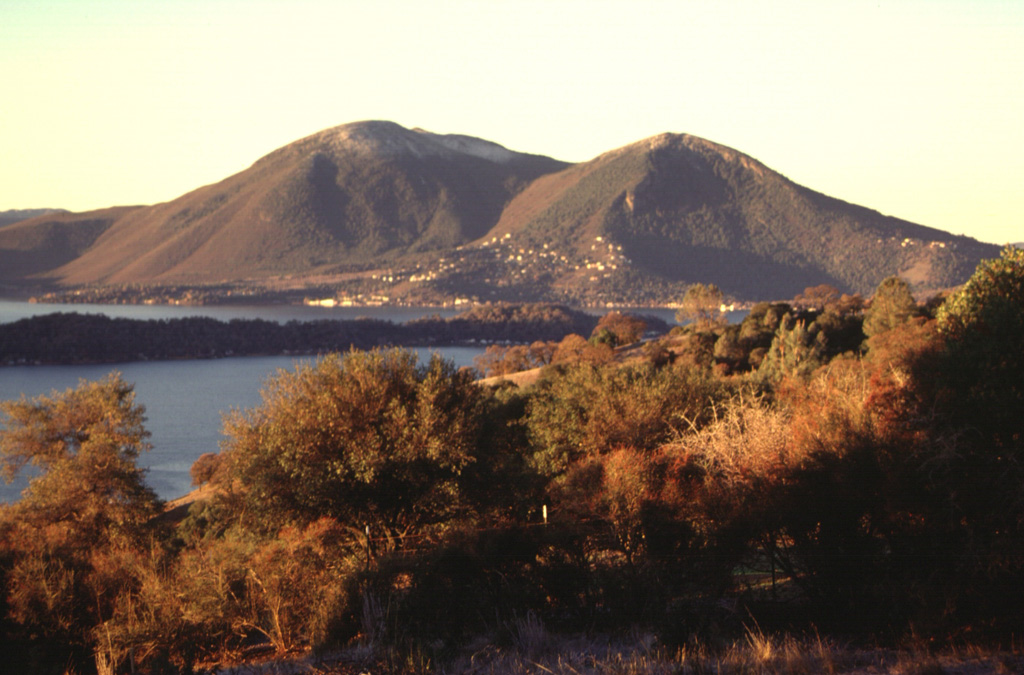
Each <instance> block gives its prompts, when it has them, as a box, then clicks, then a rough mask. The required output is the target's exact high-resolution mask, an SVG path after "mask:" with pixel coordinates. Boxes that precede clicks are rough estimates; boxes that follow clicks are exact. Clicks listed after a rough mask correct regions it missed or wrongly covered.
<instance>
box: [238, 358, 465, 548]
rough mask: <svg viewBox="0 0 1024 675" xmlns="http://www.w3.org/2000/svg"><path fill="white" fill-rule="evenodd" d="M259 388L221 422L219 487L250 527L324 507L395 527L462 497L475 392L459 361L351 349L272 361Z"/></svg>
mask: <svg viewBox="0 0 1024 675" xmlns="http://www.w3.org/2000/svg"><path fill="white" fill-rule="evenodd" d="M262 395H263V405H261V406H260V407H258V408H256V409H253V410H250V411H248V412H245V413H236V414H234V415H232V416H231V417H230V418H228V419H227V421H226V423H225V431H226V436H227V441H226V446H225V460H224V461H225V462H226V468H225V472H224V473H225V478H226V482H227V484H228V485H229V486H230V490H231V494H230V495H229V497H230V499H233V500H235V502H236V503H237V504H238V505H240V506H241V507H242V508H241V511H240V512H241V513H245V514H247V516H246V517H247V518H248V519H249V520H248V521H247V522H248V525H249V526H250V527H252V528H254V529H263V530H268V531H269V530H272V531H276V530H277V529H278V528H280V527H282V526H283V525H286V524H289V523H295V524H298V525H302V524H307V523H310V522H313V521H314V520H316V519H318V518H321V517H333V518H336V519H337V520H339V521H340V522H343V523H349V524H357V525H363V524H370V525H373V526H374V527H375V528H378V531H381V528H383V529H384V530H388V531H403V530H406V529H409V528H417V527H420V526H424V525H428V524H431V523H439V522H444V521H446V520H449V519H451V518H453V517H456V516H457V515H458V514H460V513H464V512H466V511H467V510H468V509H470V508H471V507H470V504H469V503H468V495H467V490H466V488H467V482H468V481H469V480H470V478H471V476H473V475H474V474H473V470H474V468H475V467H474V464H475V463H476V462H477V460H478V457H477V454H478V442H479V430H480V411H481V410H482V406H483V403H484V397H485V394H484V392H483V390H482V388H480V387H479V386H478V385H476V384H475V383H474V381H473V377H472V375H471V373H470V372H468V371H461V370H456V369H455V367H454V366H453V365H452V364H451V363H450V362H448V361H444V360H443V359H441V358H440V357H438V356H436V355H435V356H434V357H432V358H431V360H430V362H429V363H428V364H427V365H425V366H422V367H417V364H416V355H415V353H414V352H410V351H406V350H401V349H392V350H387V351H380V350H375V351H372V352H358V351H352V352H349V353H347V354H345V355H343V356H342V355H330V356H327V357H325V358H323V359H321V360H319V361H317V362H316V363H315V364H312V365H301V366H299V367H298V368H297V369H296V371H295V372H282V373H280V374H278V376H277V377H275V378H273V379H271V380H270V381H269V382H268V383H267V385H266V387H265V389H264V391H263V392H262Z"/></svg>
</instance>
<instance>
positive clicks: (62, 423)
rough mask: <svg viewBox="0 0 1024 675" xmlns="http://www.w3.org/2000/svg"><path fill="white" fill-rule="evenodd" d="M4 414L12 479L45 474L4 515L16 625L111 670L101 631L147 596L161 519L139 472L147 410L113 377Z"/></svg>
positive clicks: (0, 456)
mask: <svg viewBox="0 0 1024 675" xmlns="http://www.w3.org/2000/svg"><path fill="white" fill-rule="evenodd" d="M0 411H2V413H3V420H2V424H0V463H2V468H3V473H4V476H5V477H6V478H7V479H8V480H10V479H11V478H13V477H14V476H16V475H17V474H18V473H19V472H20V471H21V470H22V469H23V468H25V467H26V466H32V467H33V468H34V470H35V473H36V475H34V476H33V477H32V478H31V479H30V481H29V484H28V487H27V488H26V489H25V490H24V492H23V493H22V496H21V499H20V500H19V501H17V502H15V503H14V504H11V505H4V506H2V507H0V550H2V551H3V553H4V554H5V557H6V558H7V559H8V561H9V568H8V569H7V570H6V573H5V574H4V576H5V582H6V588H5V589H4V591H5V594H6V597H7V603H8V604H7V607H8V612H9V618H10V619H11V620H12V621H13V622H14V623H15V625H17V626H19V627H21V628H22V629H23V630H24V631H26V634H29V635H34V636H37V637H38V638H42V639H47V640H52V641H55V642H56V643H57V644H84V645H89V646H90V648H91V649H92V650H94V652H95V653H96V657H97V663H100V660H101V659H102V660H103V662H104V663H110V662H111V660H116V657H115V656H114V655H111V654H110V653H109V652H108V651H107V650H106V649H105V647H104V645H103V644H102V642H101V641H100V640H99V639H98V636H97V635H96V634H95V632H94V631H96V630H98V628H99V627H100V626H101V625H102V624H103V623H104V622H105V621H107V620H109V619H110V617H111V616H112V614H113V612H114V608H115V606H116V604H117V603H118V602H119V599H120V598H123V597H125V596H129V595H131V594H134V593H135V592H137V588H138V583H137V582H138V577H137V571H138V564H139V561H140V560H141V559H142V558H144V557H146V554H145V552H146V550H147V548H148V547H149V537H150V535H151V533H152V531H153V530H152V525H151V523H152V518H153V516H154V515H156V514H157V513H158V512H159V510H160V509H159V507H160V504H159V501H158V500H157V498H156V496H155V494H154V493H153V491H152V490H151V489H150V488H149V487H147V486H146V484H145V482H144V481H143V471H142V470H141V469H139V468H138V467H137V466H136V464H135V460H136V458H137V457H138V455H139V453H140V452H143V451H145V450H147V449H148V448H149V444H148V442H147V440H146V439H147V437H148V436H149V434H148V432H147V431H146V430H145V428H144V426H143V422H144V420H145V417H144V409H143V408H142V406H140V405H137V404H136V403H135V399H134V392H133V387H132V385H130V384H128V383H126V382H125V381H124V380H122V379H121V377H120V376H119V375H116V374H113V375H110V376H109V377H107V378H106V379H104V380H101V381H98V382H85V381H83V382H82V383H81V384H80V385H79V386H78V388H76V389H69V390H67V391H65V392H63V393H54V394H53V395H50V396H39V397H37V398H34V399H25V398H22V399H21V400H18V401H7V402H3V403H0Z"/></svg>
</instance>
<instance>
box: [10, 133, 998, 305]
mask: <svg viewBox="0 0 1024 675" xmlns="http://www.w3.org/2000/svg"><path fill="white" fill-rule="evenodd" d="M997 254H998V249H997V247H995V246H991V245H988V244H982V243H980V242H977V241H975V240H973V239H969V238H967V237H957V236H953V235H951V234H948V233H945V232H942V231H940V230H936V229H932V228H928V227H924V226H921V225H916V224H913V223H909V222H906V221H902V220H899V219H896V218H892V217H887V216H883V215H881V214H879V213H877V212H875V211H872V210H870V209H867V208H864V207H860V206H856V205H853V204H848V203H846V202H843V201H840V200H837V199H833V198H831V197H827V196H825V195H822V194H820V193H816V192H814V191H812V190H810V189H807V188H805V187H802V186H800V185H797V184H795V183H793V182H792V181H789V180H788V179H786V178H785V177H784V176H782V175H781V174H779V173H777V172H775V171H772V170H771V169H769V168H767V167H765V166H764V165H763V164H761V163H760V162H758V161H757V160H755V159H753V158H751V157H749V156H747V155H744V154H742V153H740V152H738V151H736V150H733V149H730V148H727V147H724V146H721V145H717V144H715V143H712V142H710V141H706V140H703V139H700V138H697V137H694V136H688V135H681V134H662V135H659V136H655V137H652V138H649V139H645V140H642V141H639V142H637V143H634V144H632V145H629V146H626V147H623V148H619V149H617V150H613V151H611V152H608V153H605V154H602V155H600V156H599V157H597V158H595V159H593V160H591V161H589V162H583V163H579V164H572V165H570V164H566V163H564V162H559V161H557V160H554V159H551V158H548V157H543V156H538V155H528V154H523V153H517V152H513V151H511V150H508V149H506V148H504V147H502V146H500V145H498V144H496V143H492V142H490V141H485V140H482V139H477V138H472V137H468V136H460V135H441V134H434V133H430V132H427V131H423V130H420V129H406V128H404V127H401V126H399V125H397V124H394V123H391V122H377V121H371V122H357V123H352V124H346V125H343V126H340V127H335V128H332V129H327V130H325V131H322V132H320V133H318V134H314V135H312V136H309V137H307V138H304V139H301V140H299V141H296V142H295V143H292V144H289V145H287V146H285V147H283V148H280V149H279V150H276V151H274V152H272V153H270V154H269V155H267V156H265V157H263V158H262V159H260V160H258V161H257V162H255V163H254V164H253V165H252V166H251V167H250V168H248V169H246V170H245V171H242V172H240V173H238V174H235V175H233V176H230V177H228V178H226V179H225V180H223V181H221V182H219V183H216V184H214V185H208V186H205V187H202V188H199V189H197V190H195V191H193V192H190V193H188V194H186V195H183V196H182V197H179V198H178V199H175V200H173V201H170V202H167V203H163V204H156V205H153V206H144V207H121V208H115V209H107V210H103V211H96V212H90V213H83V214H66V213H64V214H47V215H42V216H39V217H36V218H33V219H30V220H23V221H20V222H15V223H13V224H9V225H3V226H0V282H2V283H7V284H16V283H17V284H35V285H37V286H43V285H46V284H50V285H54V286H56V287H62V288H69V287H81V286H89V287H96V286H110V285H124V284H149V285H153V286H160V285H183V284H184V285H188V284H191V285H204V284H206V285H209V284H224V283H237V282H246V283H250V284H260V283H266V282H267V281H268V280H270V279H274V278H281V277H289V278H292V279H295V280H298V281H296V283H301V280H302V279H310V278H314V277H315V278H317V279H321V280H322V279H324V278H330V277H331V275H334V278H339V277H338V275H348V276H349V277H350V278H358V279H360V283H361V284H363V286H362V287H363V288H369V287H370V286H372V287H373V290H374V292H377V293H380V294H382V295H386V296H387V297H389V298H390V299H392V300H394V299H397V298H411V299H413V300H416V299H419V300H421V301H426V300H437V299H439V298H441V299H444V298H450V297H453V296H456V297H471V298H474V299H481V300H489V299H507V300H531V301H539V300H555V301H568V302H578V303H587V304H590V303H605V302H620V303H639V302H648V303H649V302H655V303H657V302H664V301H665V300H666V299H670V298H673V297H678V295H679V294H680V293H681V292H682V291H683V290H685V287H686V286H687V285H688V284H690V283H694V282H698V281H700V282H714V283H716V284H718V285H719V286H720V287H721V288H722V289H723V290H724V291H725V292H726V293H727V294H729V295H731V296H732V297H735V298H737V299H765V298H788V297H792V296H793V295H795V294H796V293H798V292H800V291H801V290H803V289H804V288H805V287H807V286H811V285H817V284H821V283H828V284H831V285H834V286H836V287H837V288H839V289H840V290H843V291H845V292H860V293H870V292H871V291H872V290H873V289H874V288H875V286H877V284H878V283H879V281H881V280H882V279H883V278H885V277H886V276H889V275H892V274H900V275H901V276H904V277H905V278H907V279H908V280H909V281H910V282H911V283H912V284H913V286H914V287H915V289H916V290H918V291H920V292H922V293H925V292H929V291H934V290H937V289H941V288H946V287H950V286H954V285H957V284H959V283H961V282H962V281H963V280H965V279H966V278H967V276H969V274H970V273H971V271H972V270H973V269H974V267H975V265H976V264H977V262H978V260H980V259H981V258H985V257H993V256H995V255H997ZM382 269H386V270H390V272H389V273H388V274H387V276H386V279H387V282H386V283H385V282H382V281H380V278H385V277H383V276H382V277H380V278H378V276H377V275H376V274H374V275H373V277H372V278H373V279H374V282H373V284H369V279H370V275H371V272H373V271H374V270H382ZM360 275H363V276H362V277H361V276H360ZM367 284H369V286H368V285H367ZM320 288H321V290H324V287H323V286H321V287H320ZM326 290H327V291H330V290H331V289H330V288H327V289H326ZM334 290H335V291H336V292H337V293H338V294H339V295H345V294H346V293H347V291H346V290H345V287H343V285H340V286H338V287H337V288H336V289H334Z"/></svg>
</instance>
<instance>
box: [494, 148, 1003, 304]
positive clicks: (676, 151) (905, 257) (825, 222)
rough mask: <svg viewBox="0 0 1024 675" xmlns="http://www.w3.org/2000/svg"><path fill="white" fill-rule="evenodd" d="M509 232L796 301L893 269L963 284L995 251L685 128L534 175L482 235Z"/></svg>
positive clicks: (737, 292)
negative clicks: (864, 203)
mask: <svg viewBox="0 0 1024 675" xmlns="http://www.w3.org/2000/svg"><path fill="white" fill-rule="evenodd" d="M505 236H511V237H513V238H514V240H515V241H517V242H522V243H523V244H524V245H526V246H535V245H538V244H543V243H547V244H549V245H550V246H555V247H557V248H558V249H559V250H562V251H564V250H569V249H571V250H572V251H573V252H574V253H576V254H577V255H584V256H587V257H589V259H591V260H592V261H594V262H595V263H596V262H599V261H600V262H602V263H604V265H605V266H609V265H613V264H614V265H615V268H614V269H616V270H620V272H619V274H620V275H621V274H622V272H621V271H623V270H627V269H628V270H629V271H630V273H631V274H632V275H634V276H636V275H639V276H641V277H653V278H656V279H661V280H665V281H669V282H691V283H692V282H698V281H700V282H714V283H716V284H718V285H719V286H720V287H721V288H722V289H723V290H724V291H726V292H727V293H729V294H731V295H734V296H736V297H740V298H756V297H776V298H782V297H792V296H793V295H794V294H796V293H798V292H799V291H801V290H803V289H804V288H805V287H807V286H810V285H816V284H821V283H829V284H832V285H834V286H836V287H837V288H840V289H841V290H844V291H856V292H861V293H870V292H871V291H872V290H874V288H875V287H876V286H877V284H878V283H879V282H880V281H881V280H882V279H883V278H885V277H886V276H889V275H892V274H900V275H902V276H905V277H907V278H908V279H909V280H910V281H911V282H912V283H913V284H914V285H915V287H916V288H917V289H919V290H921V291H928V290H935V289H939V288H944V287H948V286H953V285H956V284H959V283H961V282H962V281H963V280H964V279H966V278H967V276H969V275H970V273H971V271H972V270H973V269H974V266H975V265H976V264H977V262H978V260H979V259H981V258H982V257H991V256H994V255H997V254H998V248H997V247H995V246H991V245H988V244H982V243H980V242H977V241H975V240H973V239H970V238H967V237H957V236H953V235H951V234H948V233H946V232H942V231H940V230H936V229H933V228H928V227H924V226H921V225H915V224H913V223H909V222H907V221H903V220H899V219H897V218H892V217H887V216H883V215H881V214H880V213H878V212H876V211H872V210H869V209H866V208H863V207H860V206H856V205H853V204H848V203H846V202H843V201H840V200H838V199H833V198H830V197H827V196H825V195H822V194H820V193H817V192H814V191H812V190H809V189H807V188H804V187H801V186H799V185H797V184H795V183H793V182H792V181H790V180H788V179H787V178H785V177H784V176H782V175H780V174H778V173H776V172H774V171H772V170H771V169H768V168H767V167H765V166H764V165H763V164H761V163H760V162H758V161H757V160H755V159H753V158H751V157H748V156H746V155H744V154H742V153H739V152H737V151H735V150H732V149H730V148H726V147H724V146H721V145H717V144H715V143H711V142H709V141H706V140H703V139H700V138H697V137H694V136H687V135H679V134H662V135H659V136H655V137H653V138H649V139H646V140H643V141H640V142H638V143H635V144H632V145H629V146H626V147H624V148H620V149H618V150H615V151H612V152H609V153H606V154H604V155H601V156H599V157H597V158H596V159H594V160H592V161H590V162H586V163H583V164H577V165H574V166H572V167H569V168H567V169H565V170H563V171H561V172H559V173H556V174H551V175H547V176H544V177H541V178H539V179H538V180H536V181H535V182H534V183H533V184H532V185H531V186H530V187H529V188H528V189H526V190H524V191H523V192H522V193H520V194H519V195H518V196H517V197H516V198H515V199H514V200H513V201H512V202H511V203H510V204H509V206H508V208H506V209H505V212H504V213H503V215H502V219H501V220H500V221H499V223H498V224H497V225H496V226H495V228H494V230H493V231H492V232H490V233H488V235H487V237H497V238H498V239H499V240H500V239H501V238H502V237H505ZM485 239H486V237H485ZM616 261H618V263H619V264H616ZM577 276H579V275H577ZM608 276H609V278H610V277H614V276H616V275H615V274H611V275H608ZM561 283H563V284H569V285H571V284H573V283H582V282H581V281H579V280H576V281H574V280H572V279H567V278H564V277H563V279H562V281H561Z"/></svg>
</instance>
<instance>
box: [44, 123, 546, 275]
mask: <svg viewBox="0 0 1024 675" xmlns="http://www.w3.org/2000/svg"><path fill="white" fill-rule="evenodd" d="M564 166H565V164H564V163H562V162H558V161H555V160H553V159H550V158H547V157H538V156H533V155H526V154H522V153H516V152H512V151H509V150H506V149H505V148H503V147H501V146H500V145H497V144H495V143H490V142H488V141H483V140H480V139H475V138H470V137H467V136H455V135H439V134H432V133H429V132H426V131H422V130H419V129H413V130H409V129H405V128H403V127H401V126H399V125H397V124H394V123H391V122H358V123H354V124H347V125H344V126H340V127H337V128H333V129H328V130H326V131H323V132H320V133H318V134H315V135H313V136H310V137H308V138H304V139H302V140H300V141H297V142H295V143H292V144H290V145H287V146H285V147H283V148H281V149H279V150H277V151H275V152H272V153H270V154H269V155H267V156H266V157H263V158H262V159H260V160H258V161H257V162H256V163H255V164H253V165H252V166H251V167H250V168H249V169H246V170H245V171H242V172H241V173H238V174H236V175H234V176H231V177H230V178H227V179H226V180H224V181H221V182H220V183H217V184H215V185H209V186H206V187H203V188H200V189H198V190H195V191H193V192H190V193H188V194H186V195H184V196H182V197H179V198H178V199H175V200H174V201H171V202H168V203H165V204H158V205H156V206H151V207H147V208H145V209H139V210H136V211H133V212H131V213H128V214H126V215H125V216H124V217H123V218H120V219H118V220H117V221H116V222H115V223H113V224H112V225H111V226H110V227H109V228H108V229H106V231H104V232H103V233H102V234H100V235H99V237H98V238H97V239H96V241H95V244H94V245H93V246H92V247H91V248H90V249H89V250H87V251H85V252H84V253H83V254H82V255H81V256H79V257H77V258H76V259H74V260H72V261H69V262H68V263H67V264H64V265H62V266H60V267H59V268H58V269H56V270H54V272H53V274H54V276H55V277H56V278H57V279H59V280H60V281H61V282H62V283H64V284H97V283H105V284H111V283H133V282H163V283H204V282H211V281H225V280H226V281H230V280H236V279H248V278H260V277H267V276H272V275H284V274H290V275H295V274H299V275H302V274H314V273H322V272H324V271H332V270H335V269H337V268H339V267H343V266H356V267H359V266H364V265H365V264H366V263H368V262H369V261H380V260H387V259H390V258H394V257H395V256H398V255H404V254H412V253H421V252H424V251H436V250H443V249H449V248H453V247H455V246H457V245H459V244H462V243H465V242H467V241H470V240H472V239H475V238H477V237H479V236H480V235H482V234H483V233H484V232H486V231H487V230H488V229H489V228H490V227H492V226H493V225H494V223H495V222H497V220H498V218H499V217H500V215H501V211H502V208H503V207H504V206H505V204H506V202H507V201H508V200H509V199H510V198H511V197H512V196H513V195H514V194H515V193H516V192H517V191H519V190H520V189H522V188H523V187H525V186H526V185H528V184H529V183H530V182H531V181H532V180H534V179H535V178H537V177H538V176H540V175H542V174H544V173H547V172H551V171H555V170H558V169H561V168H563V167H564Z"/></svg>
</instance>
